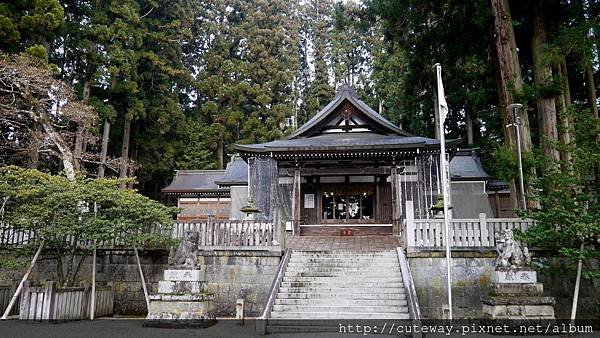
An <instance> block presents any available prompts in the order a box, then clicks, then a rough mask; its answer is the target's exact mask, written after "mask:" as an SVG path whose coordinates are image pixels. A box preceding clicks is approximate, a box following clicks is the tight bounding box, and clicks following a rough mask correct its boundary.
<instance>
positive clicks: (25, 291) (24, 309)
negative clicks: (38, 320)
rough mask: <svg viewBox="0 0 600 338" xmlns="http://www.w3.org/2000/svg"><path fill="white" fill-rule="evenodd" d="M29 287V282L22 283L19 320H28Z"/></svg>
mask: <svg viewBox="0 0 600 338" xmlns="http://www.w3.org/2000/svg"><path fill="white" fill-rule="evenodd" d="M29 285H30V283H29V281H24V282H23V288H22V289H21V305H20V308H19V319H25V320H27V319H29V304H30V303H31V300H30V296H31V294H30V293H29ZM5 314H6V313H5Z"/></svg>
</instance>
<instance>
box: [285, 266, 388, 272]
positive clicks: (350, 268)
mask: <svg viewBox="0 0 600 338" xmlns="http://www.w3.org/2000/svg"><path fill="white" fill-rule="evenodd" d="M286 271H345V272H348V273H354V272H387V273H390V272H393V273H400V267H399V266H397V265H396V266H394V265H390V266H331V265H294V266H288V267H287V269H286Z"/></svg>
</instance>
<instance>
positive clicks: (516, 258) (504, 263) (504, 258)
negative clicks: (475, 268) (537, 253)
mask: <svg viewBox="0 0 600 338" xmlns="http://www.w3.org/2000/svg"><path fill="white" fill-rule="evenodd" d="M496 250H497V251H498V258H497V259H496V268H518V267H524V266H528V265H529V264H530V263H531V255H530V254H529V250H528V249H527V247H524V246H521V245H520V243H519V242H518V241H517V240H515V239H514V238H513V232H512V230H510V229H505V230H502V235H501V237H500V238H499V239H498V241H497V244H496Z"/></svg>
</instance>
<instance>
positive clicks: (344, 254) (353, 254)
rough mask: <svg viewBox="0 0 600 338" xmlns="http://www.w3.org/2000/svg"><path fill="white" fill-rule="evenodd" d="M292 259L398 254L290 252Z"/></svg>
mask: <svg viewBox="0 0 600 338" xmlns="http://www.w3.org/2000/svg"><path fill="white" fill-rule="evenodd" d="M291 257H292V258H295V257H357V258H385V257H398V253H397V252H395V251H390V252H367V253H361V252H348V253H342V252H336V253H314V252H302V253H299V252H297V251H294V252H292V255H291Z"/></svg>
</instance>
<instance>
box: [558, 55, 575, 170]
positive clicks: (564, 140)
mask: <svg viewBox="0 0 600 338" xmlns="http://www.w3.org/2000/svg"><path fill="white" fill-rule="evenodd" d="M563 62H564V58H563ZM563 62H560V63H559V64H558V65H557V66H556V69H555V72H556V74H558V75H559V76H560V77H561V79H562V81H563V85H562V92H561V93H560V94H558V95H557V96H556V109H557V112H558V120H559V123H560V124H559V127H558V139H559V141H560V144H561V145H563V146H567V145H570V144H571V129H570V125H569V107H570V106H571V102H570V97H571V92H570V90H569V82H568V77H567V74H566V73H564V72H563V71H564V70H565V69H563V67H562V63H563ZM560 159H561V160H562V161H566V162H569V161H570V160H571V153H570V151H569V150H568V149H561V151H560Z"/></svg>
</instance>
